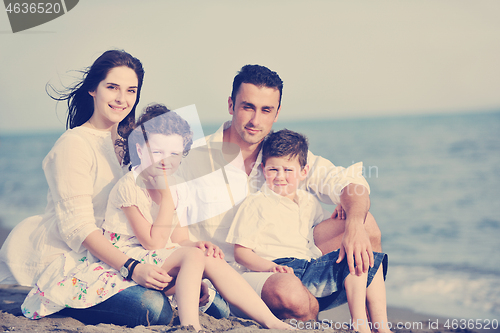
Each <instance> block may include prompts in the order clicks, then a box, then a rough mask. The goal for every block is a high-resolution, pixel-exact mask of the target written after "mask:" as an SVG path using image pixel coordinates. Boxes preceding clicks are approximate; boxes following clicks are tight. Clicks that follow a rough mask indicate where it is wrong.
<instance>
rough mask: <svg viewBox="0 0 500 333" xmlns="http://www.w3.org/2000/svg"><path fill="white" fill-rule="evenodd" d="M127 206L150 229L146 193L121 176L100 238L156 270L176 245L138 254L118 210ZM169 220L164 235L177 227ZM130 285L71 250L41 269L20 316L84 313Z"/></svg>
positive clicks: (151, 207) (153, 208)
mask: <svg viewBox="0 0 500 333" xmlns="http://www.w3.org/2000/svg"><path fill="white" fill-rule="evenodd" d="M129 206H136V207H138V208H139V210H140V211H141V213H142V214H143V216H144V217H145V218H146V220H148V221H149V222H150V223H151V224H152V223H153V222H154V219H155V218H156V216H157V214H158V210H159V206H158V205H156V204H155V203H154V202H153V201H152V200H151V198H150V197H149V194H148V192H147V190H146V189H144V188H141V187H140V186H138V185H136V182H135V177H134V174H133V172H129V173H127V174H126V175H125V176H124V177H123V178H121V179H120V180H119V181H118V183H117V184H116V185H115V187H114V188H113V190H111V193H110V197H109V201H108V208H107V211H106V219H105V222H104V224H103V226H102V227H103V229H105V230H104V231H103V233H104V236H105V237H106V238H107V239H108V240H109V241H110V242H111V243H112V244H113V245H114V246H115V247H117V248H118V249H120V250H121V251H122V252H124V253H125V254H127V255H128V256H129V257H131V258H134V259H136V260H139V261H140V262H141V263H147V264H153V265H158V266H162V265H163V263H164V261H165V259H166V258H168V257H169V256H170V254H172V252H173V251H175V250H176V249H177V248H179V247H180V245H178V244H175V243H171V242H169V243H168V244H167V245H166V246H165V248H163V249H159V250H146V249H144V248H143V247H142V245H141V244H140V242H139V241H138V239H137V237H135V236H134V233H133V232H131V230H132V228H131V227H130V224H129V223H128V221H127V220H126V216H125V214H124V213H123V211H122V210H121V207H129ZM178 208H179V205H178ZM173 220H174V222H173V225H172V227H171V231H170V234H172V230H173V229H174V228H175V226H176V225H177V223H178V219H177V218H176V217H175V216H174V219H173ZM111 230H112V231H111ZM135 285H136V283H135V282H134V281H128V280H126V279H124V278H123V277H122V276H121V274H120V272H118V271H117V270H115V269H114V268H112V267H111V266H109V265H107V264H106V263H104V262H102V261H100V260H99V259H97V258H96V257H94V256H93V255H92V254H91V253H90V252H89V251H84V252H82V253H76V252H75V251H71V252H69V253H66V254H63V255H61V256H59V257H58V258H57V259H56V260H54V261H53V262H52V263H51V264H50V265H49V266H48V267H47V268H46V269H45V271H44V272H43V273H42V275H41V276H40V278H39V279H38V281H37V283H36V285H35V286H34V287H33V289H32V290H31V291H30V292H29V294H28V295H27V297H26V299H25V300H24V303H23V304H22V311H23V314H24V315H25V316H26V317H28V318H30V319H39V318H42V317H44V316H48V315H50V314H53V313H55V312H57V311H60V310H62V309H64V308H68V307H69V308H89V307H91V306H94V305H96V304H99V303H101V302H103V301H105V300H106V299H108V298H110V297H111V296H113V295H115V294H117V293H119V292H120V291H122V290H124V289H126V288H128V287H131V286H135Z"/></svg>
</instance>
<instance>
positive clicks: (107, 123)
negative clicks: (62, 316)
mask: <svg viewBox="0 0 500 333" xmlns="http://www.w3.org/2000/svg"><path fill="white" fill-rule="evenodd" d="M143 78H144V69H143V67H142V64H141V62H140V61H139V60H138V59H136V58H134V57H132V56H131V55H130V54H128V53H126V52H124V51H118V50H111V51H106V52H104V53H103V54H102V55H101V56H100V57H99V58H98V59H97V60H96V61H95V62H94V63H93V64H92V66H91V67H90V68H88V70H86V71H84V76H83V80H82V81H81V82H79V83H78V84H76V85H75V86H74V87H72V88H70V89H69V91H68V93H67V94H66V95H62V96H61V97H58V98H55V99H56V100H66V101H67V102H68V117H67V122H66V125H67V128H69V129H68V130H67V131H66V132H65V133H64V134H63V135H62V136H61V137H60V138H59V139H58V140H57V142H56V143H55V145H54V147H53V148H52V150H51V151H50V152H49V154H48V155H47V156H46V157H45V159H44V161H43V169H44V172H45V176H46V178H47V182H48V185H49V193H48V196H47V199H48V203H47V207H46V210H45V214H44V215H43V216H34V217H31V218H27V219H26V220H24V221H23V222H21V223H20V224H19V225H17V226H16V227H15V228H14V229H13V230H12V232H11V233H10V235H9V237H8V238H7V240H6V241H5V243H4V244H3V246H2V249H1V250H0V283H6V284H20V285H24V286H34V288H33V289H32V291H31V292H30V294H29V295H28V297H27V299H26V301H25V304H24V307H23V312H24V314H25V315H26V316H27V317H29V318H40V317H41V316H44V315H47V314H50V313H53V312H56V311H59V310H61V309H63V308H64V304H62V305H60V304H57V303H54V302H50V301H49V300H50V299H51V298H47V297H50V292H48V293H47V294H45V293H44V291H45V290H47V291H48V290H49V286H50V284H51V282H52V278H54V277H56V276H58V275H60V274H65V273H67V272H69V271H70V270H71V269H72V268H73V267H75V266H76V265H77V264H78V263H80V261H79V260H81V259H82V258H94V256H95V257H96V258H99V259H100V260H102V261H103V262H105V263H107V264H108V265H109V266H111V267H112V268H113V269H114V270H119V269H120V268H121V267H122V266H123V264H124V263H125V262H126V261H127V259H128V257H127V256H126V255H125V254H124V253H123V252H121V251H120V250H118V249H117V248H115V247H114V246H113V245H112V244H111V243H110V242H109V241H108V240H107V239H106V238H105V237H104V236H103V234H102V230H101V229H100V226H101V224H102V222H103V220H104V214H105V211H106V203H107V199H108V196H109V192H110V191H111V189H112V188H113V185H114V184H115V183H116V182H117V181H118V180H119V179H120V178H121V177H122V176H123V170H122V167H121V165H122V157H123V151H122V150H121V149H120V147H121V146H120V144H119V142H120V138H121V136H123V135H124V134H125V133H126V132H128V131H129V130H130V128H131V125H133V124H134V120H135V109H136V106H137V104H138V103H139V98H140V93H141V88H142V83H143ZM114 142H117V144H114ZM124 162H125V164H127V163H128V162H127V161H124ZM158 272H160V274H158ZM134 280H135V281H136V282H137V283H138V284H140V286H138V285H136V284H135V283H131V284H130V288H127V289H125V290H124V291H123V292H121V293H118V294H110V295H107V296H103V297H102V298H101V299H99V302H93V303H91V302H88V303H86V304H85V305H84V306H83V307H84V308H85V309H83V310H74V309H69V310H64V311H66V314H70V315H73V316H75V317H76V318H77V319H79V320H81V321H83V322H84V323H87V324H97V323H101V322H102V323H112V324H117V325H129V326H136V325H147V324H148V323H150V324H168V323H169V322H170V320H171V317H172V312H171V308H170V304H169V303H168V299H167V298H166V297H165V296H164V295H163V294H162V293H160V292H154V291H152V290H150V289H146V288H145V287H144V286H145V285H146V284H147V282H146V281H149V282H148V283H150V282H151V281H154V283H155V284H156V285H158V286H161V285H163V286H166V285H167V283H168V282H169V281H170V280H171V278H170V277H169V276H168V275H167V273H166V272H165V271H164V270H162V269H160V268H159V267H156V266H154V265H141V267H138V268H137V269H136V270H135V274H134ZM70 281H71V282H73V281H74V282H75V285H76V283H78V282H77V281H76V280H70ZM83 288H84V287H83V286H82V290H84V289H83ZM84 295H85V294H84V293H83V291H82V296H84ZM111 296H112V297H111ZM57 297H58V295H57V294H56V295H54V298H55V299H57ZM124 302H126V303H127V306H126V307H123V303H124ZM54 304H55V305H54Z"/></svg>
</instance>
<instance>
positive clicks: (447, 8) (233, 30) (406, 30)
mask: <svg viewBox="0 0 500 333" xmlns="http://www.w3.org/2000/svg"><path fill="white" fill-rule="evenodd" d="M498 17H500V2H499V1H497V0H483V1H473V0H469V1H464V0H451V1H446V0H442V1H441V0H440V1H435V0H420V1H399V0H398V1H396V0H386V1H384V0H381V1H329V0H324V1H321V0H310V1H295V0H271V1H259V0H257V1H243V0H242V1H234V0H227V1H217V0H216V1H206V0H186V1H171V0H161V1H160V0H158V1H155V0H149V1H137V0H102V1H89V0H84V1H80V2H79V3H78V4H77V6H76V7H75V8H74V9H72V10H71V11H69V12H67V13H66V14H65V15H63V16H61V17H59V18H57V19H55V20H53V21H50V22H47V23H45V24H43V25H40V26H37V27H34V28H32V29H29V30H26V31H23V32H18V33H12V30H11V27H10V25H9V21H8V17H7V13H6V12H5V11H0V117H1V121H0V134H1V133H2V132H4V133H7V132H27V131H28V132H29V131H32V132H43V131H54V130H61V131H62V130H63V129H64V126H65V112H66V109H65V105H64V104H63V103H59V105H57V103H55V102H54V101H53V100H51V99H50V98H49V97H48V96H47V94H46V92H45V86H46V84H47V83H51V84H53V85H54V86H55V87H57V88H63V87H64V86H65V85H69V84H71V83H74V82H75V81H76V80H77V79H78V77H79V73H78V72H77V71H78V70H82V69H84V68H85V67H87V66H90V65H91V64H92V63H93V61H94V60H95V59H96V58H97V57H98V56H99V55H100V54H101V53H102V52H104V51H106V50H108V49H116V48H118V49H124V50H126V51H127V52H129V53H131V54H132V55H134V56H135V57H137V58H139V59H140V60H141V61H142V63H143V65H144V67H145V70H146V76H145V81H144V86H143V91H142V95H141V102H140V104H139V109H142V108H143V107H144V106H146V105H147V104H150V103H153V102H158V103H163V104H165V105H167V106H168V107H170V108H172V109H176V108H180V107H184V106H187V105H191V104H195V105H196V108H197V110H198V113H199V115H200V118H201V121H202V123H211V124H217V123H221V122H222V121H225V120H227V119H229V114H228V111H227V98H228V96H229V95H230V92H231V84H232V80H233V77H234V75H235V74H236V73H237V71H238V70H239V69H240V68H241V67H242V66H243V65H245V64H260V65H264V66H267V67H269V68H270V69H272V70H274V71H276V72H278V74H279V75H280V76H281V78H282V79H283V81H284V90H283V104H282V112H281V114H280V119H279V120H282V121H294V120H304V119H311V118H312V119H321V118H353V117H355V118H357V117H378V116H392V115H407V114H436V113H439V114H442V113H452V112H482V111H493V110H500V20H498Z"/></svg>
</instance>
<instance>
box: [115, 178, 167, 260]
mask: <svg viewBox="0 0 500 333" xmlns="http://www.w3.org/2000/svg"><path fill="white" fill-rule="evenodd" d="M156 191H158V192H159V193H160V195H161V201H160V211H159V212H158V216H157V217H156V220H155V221H154V223H153V224H151V223H149V222H148V220H146V218H144V216H143V215H142V213H141V211H140V210H139V208H137V206H130V207H121V209H122V211H123V212H124V213H125V216H127V219H128V222H129V223H130V226H131V227H132V230H133V231H134V234H135V236H136V237H137V239H138V240H139V242H140V243H141V245H142V246H143V247H144V248H145V249H146V250H157V249H161V248H164V247H165V245H166V244H167V243H168V239H169V237H170V230H171V228H172V220H173V216H174V211H175V206H174V202H173V200H172V194H171V193H170V189H169V188H168V187H167V188H166V189H159V190H156Z"/></svg>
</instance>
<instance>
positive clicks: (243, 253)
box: [234, 244, 293, 274]
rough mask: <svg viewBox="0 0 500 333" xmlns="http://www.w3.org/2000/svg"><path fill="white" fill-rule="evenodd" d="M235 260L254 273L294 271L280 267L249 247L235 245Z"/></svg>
mask: <svg viewBox="0 0 500 333" xmlns="http://www.w3.org/2000/svg"><path fill="white" fill-rule="evenodd" d="M234 259H235V260H236V262H237V263H238V264H241V265H243V266H245V267H246V268H248V269H249V270H252V271H254V272H280V273H292V274H293V269H292V268H290V267H287V266H280V265H277V264H275V263H274V262H272V261H270V260H267V259H264V258H262V257H261V256H259V255H258V254H257V253H255V252H253V250H252V249H249V248H248V247H244V246H241V245H239V244H234Z"/></svg>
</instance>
